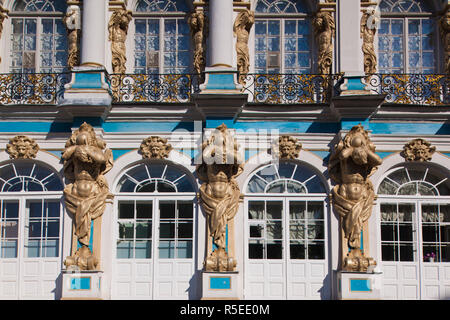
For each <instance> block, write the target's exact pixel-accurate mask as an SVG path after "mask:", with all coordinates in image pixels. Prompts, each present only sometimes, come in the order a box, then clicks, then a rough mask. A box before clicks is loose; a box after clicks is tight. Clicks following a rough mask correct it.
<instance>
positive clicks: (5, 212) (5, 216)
mask: <svg viewBox="0 0 450 320" xmlns="http://www.w3.org/2000/svg"><path fill="white" fill-rule="evenodd" d="M0 232H1V233H0V258H17V244H18V241H19V201H18V200H2V201H1V216H0Z"/></svg>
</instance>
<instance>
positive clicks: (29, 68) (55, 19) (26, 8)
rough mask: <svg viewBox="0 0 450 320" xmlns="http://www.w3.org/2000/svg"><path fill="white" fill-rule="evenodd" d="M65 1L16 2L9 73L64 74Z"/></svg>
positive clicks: (65, 61) (12, 15)
mask: <svg viewBox="0 0 450 320" xmlns="http://www.w3.org/2000/svg"><path fill="white" fill-rule="evenodd" d="M65 10H66V5H65V4H64V1H56V0H54V1H53V0H46V1H43V0H42V1H40V0H18V1H16V3H15V5H14V7H13V10H12V11H11V13H10V16H11V47H10V52H11V64H10V71H11V72H16V73H21V72H25V73H26V72H63V71H65V70H66V66H67V31H66V27H65V26H64V23H63V20H62V17H63V13H64V12H65Z"/></svg>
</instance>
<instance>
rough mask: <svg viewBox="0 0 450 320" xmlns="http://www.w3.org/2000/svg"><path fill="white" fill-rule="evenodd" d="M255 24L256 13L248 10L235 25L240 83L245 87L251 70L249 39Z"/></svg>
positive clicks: (240, 14)
mask: <svg viewBox="0 0 450 320" xmlns="http://www.w3.org/2000/svg"><path fill="white" fill-rule="evenodd" d="M254 23H255V13H254V12H253V11H250V10H248V9H245V10H244V11H241V12H240V13H239V14H238V16H237V17H236V20H235V21H234V25H233V33H234V36H235V37H236V54H237V69H238V71H239V83H240V84H242V85H245V78H246V76H247V74H248V72H249V68H250V55H249V52H248V37H249V34H250V30H251V28H252V26H253V24H254Z"/></svg>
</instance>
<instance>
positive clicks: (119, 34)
mask: <svg viewBox="0 0 450 320" xmlns="http://www.w3.org/2000/svg"><path fill="white" fill-rule="evenodd" d="M131 19H132V16H131V11H130V10H125V9H122V8H120V9H116V10H114V11H113V13H112V15H111V18H110V19H109V23H108V31H109V40H110V41H111V54H112V68H113V73H125V71H126V65H125V64H126V62H127V56H126V46H125V41H126V39H127V34H128V24H129V23H130V21H131Z"/></svg>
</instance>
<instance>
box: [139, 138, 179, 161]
mask: <svg viewBox="0 0 450 320" xmlns="http://www.w3.org/2000/svg"><path fill="white" fill-rule="evenodd" d="M139 151H140V153H141V154H142V158H144V159H164V158H167V157H168V156H169V153H170V151H172V145H170V144H168V143H167V139H164V138H161V137H157V136H151V137H148V138H146V139H144V140H142V143H141V146H140V147H139Z"/></svg>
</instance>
